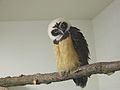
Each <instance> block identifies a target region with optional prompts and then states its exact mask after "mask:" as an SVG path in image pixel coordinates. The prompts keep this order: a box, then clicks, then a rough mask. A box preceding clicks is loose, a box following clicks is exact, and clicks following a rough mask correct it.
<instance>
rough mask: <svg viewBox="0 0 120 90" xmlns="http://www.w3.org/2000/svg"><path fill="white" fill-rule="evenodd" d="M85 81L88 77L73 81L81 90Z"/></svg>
mask: <svg viewBox="0 0 120 90" xmlns="http://www.w3.org/2000/svg"><path fill="white" fill-rule="evenodd" d="M87 80H88V77H86V76H84V77H80V78H75V79H73V81H74V82H75V84H76V86H80V87H82V88H84V87H85V86H86V83H87Z"/></svg>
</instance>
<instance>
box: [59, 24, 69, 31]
mask: <svg viewBox="0 0 120 90" xmlns="http://www.w3.org/2000/svg"><path fill="white" fill-rule="evenodd" d="M67 27H68V24H67V23H66V22H62V23H61V24H60V28H61V29H62V30H66V29H67Z"/></svg>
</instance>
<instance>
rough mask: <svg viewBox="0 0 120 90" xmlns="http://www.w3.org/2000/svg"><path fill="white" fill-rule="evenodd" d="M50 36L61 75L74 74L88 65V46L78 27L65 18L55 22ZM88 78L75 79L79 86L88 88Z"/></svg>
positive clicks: (49, 29) (49, 33)
mask: <svg viewBox="0 0 120 90" xmlns="http://www.w3.org/2000/svg"><path fill="white" fill-rule="evenodd" d="M48 35H49V36H50V38H51V40H52V41H53V48H54V53H55V58H56V66H57V70H58V72H59V73H61V72H73V71H74V70H76V69H77V68H78V67H80V66H83V65H86V64H88V59H89V49H88V44H87V42H86V40H85V38H84V36H83V34H82V33H81V32H80V30H79V29H78V28H76V27H73V26H71V25H70V24H69V23H68V22H67V21H65V20H64V19H63V18H58V19H56V20H54V21H53V22H52V23H51V24H50V25H49V28H48ZM87 80H88V77H86V76H83V77H80V78H74V79H73V81H74V82H75V84H76V85H77V86H81V87H82V88H83V87H85V86H86V83H87Z"/></svg>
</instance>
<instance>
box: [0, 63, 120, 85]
mask: <svg viewBox="0 0 120 90" xmlns="http://www.w3.org/2000/svg"><path fill="white" fill-rule="evenodd" d="M119 70H120V61H114V62H98V63H94V64H89V65H85V66H82V67H80V68H78V69H77V70H76V71H74V72H73V73H70V74H64V75H63V76H61V75H59V73H58V72H54V73H45V74H40V73H37V74H33V75H20V76H14V77H10V76H8V77H5V78H0V86H2V87H11V86H23V85H27V84H31V85H33V84H35V85H36V84H50V83H51V82H60V81H65V80H69V79H73V78H76V77H82V76H90V75H92V74H108V73H111V72H115V71H119Z"/></svg>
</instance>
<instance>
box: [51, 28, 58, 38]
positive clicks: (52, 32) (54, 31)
mask: <svg viewBox="0 0 120 90" xmlns="http://www.w3.org/2000/svg"><path fill="white" fill-rule="evenodd" d="M51 34H52V35H53V36H57V35H59V33H58V30H57V29H54V30H52V31H51Z"/></svg>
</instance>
